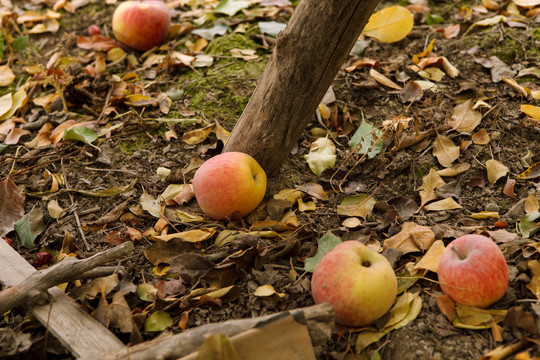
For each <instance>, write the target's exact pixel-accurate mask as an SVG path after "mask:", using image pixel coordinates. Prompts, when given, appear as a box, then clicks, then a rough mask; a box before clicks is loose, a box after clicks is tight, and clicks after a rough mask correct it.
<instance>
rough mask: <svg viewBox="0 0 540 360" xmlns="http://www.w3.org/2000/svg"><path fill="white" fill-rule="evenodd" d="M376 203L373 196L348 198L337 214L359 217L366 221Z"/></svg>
mask: <svg viewBox="0 0 540 360" xmlns="http://www.w3.org/2000/svg"><path fill="white" fill-rule="evenodd" d="M376 202H377V201H376V200H375V199H374V198H373V197H372V196H368V195H366V194H360V195H351V196H347V197H346V198H345V199H343V201H341V203H340V204H339V205H338V206H337V214H338V215H345V216H359V217H361V218H362V219H365V218H366V216H367V215H368V214H371V211H372V210H373V207H374V206H375V203H376Z"/></svg>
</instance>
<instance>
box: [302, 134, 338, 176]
mask: <svg viewBox="0 0 540 360" xmlns="http://www.w3.org/2000/svg"><path fill="white" fill-rule="evenodd" d="M336 157H337V156H336V146H335V145H334V143H333V142H332V140H330V139H328V138H327V137H321V138H319V139H317V140H315V141H314V142H312V143H311V145H310V146H309V154H307V155H304V158H305V159H306V161H307V163H308V165H309V168H310V169H311V171H313V173H314V174H315V175H317V176H320V175H321V173H322V172H323V171H324V170H326V169H329V168H333V167H334V165H335V163H336Z"/></svg>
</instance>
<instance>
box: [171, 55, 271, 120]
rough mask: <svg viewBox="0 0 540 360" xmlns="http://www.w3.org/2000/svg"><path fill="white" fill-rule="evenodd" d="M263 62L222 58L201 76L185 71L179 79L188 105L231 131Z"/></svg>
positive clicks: (263, 64) (258, 75) (256, 79)
mask: <svg viewBox="0 0 540 360" xmlns="http://www.w3.org/2000/svg"><path fill="white" fill-rule="evenodd" d="M265 66H266V60H264V59H262V58H261V59H258V60H255V61H249V62H244V61H241V60H231V59H222V60H220V61H218V62H217V63H216V64H214V65H213V66H212V68H210V69H209V70H206V72H205V73H204V74H203V75H202V76H201V74H200V73H199V74H197V73H195V72H188V73H187V74H186V75H185V76H184V77H181V78H180V82H181V83H182V84H183V86H184V90H185V94H186V95H185V96H186V98H187V99H188V106H189V108H191V109H193V110H197V111H200V112H201V113H202V114H203V115H204V116H206V117H207V118H208V119H209V120H212V119H216V120H218V121H219V122H220V123H221V125H223V126H225V128H226V129H228V130H231V129H232V127H233V126H234V123H235V122H236V120H237V119H238V117H239V116H240V115H241V114H242V111H243V110H244V107H245V106H246V105H247V103H248V101H249V98H250V97H251V94H252V93H253V90H254V89H255V86H256V85H257V81H258V80H259V78H260V76H261V74H262V72H263V70H264V67H265Z"/></svg>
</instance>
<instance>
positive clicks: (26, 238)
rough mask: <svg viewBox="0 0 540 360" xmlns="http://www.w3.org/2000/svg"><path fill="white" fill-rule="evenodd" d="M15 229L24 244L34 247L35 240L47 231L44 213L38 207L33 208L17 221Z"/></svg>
mask: <svg viewBox="0 0 540 360" xmlns="http://www.w3.org/2000/svg"><path fill="white" fill-rule="evenodd" d="M15 231H16V232H17V235H18V236H19V240H20V241H21V244H22V246H24V247H26V248H28V249H33V248H34V247H35V245H34V240H35V239H36V238H37V237H38V235H39V234H41V233H42V232H43V231H45V224H44V223H43V214H42V213H41V211H40V210H39V209H38V208H33V209H32V210H31V211H30V212H29V213H27V214H25V215H24V216H23V217H22V218H21V219H20V220H19V221H17V222H16V223H15Z"/></svg>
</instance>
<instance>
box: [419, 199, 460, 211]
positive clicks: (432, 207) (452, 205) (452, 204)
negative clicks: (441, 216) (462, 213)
mask: <svg viewBox="0 0 540 360" xmlns="http://www.w3.org/2000/svg"><path fill="white" fill-rule="evenodd" d="M462 207H463V206H461V205H459V204H458V203H457V202H456V201H455V200H454V198H451V197H449V198H446V199H442V200H439V201H436V202H432V203H430V204H428V205H426V206H424V209H425V210H427V211H441V210H453V209H461V208H462Z"/></svg>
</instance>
